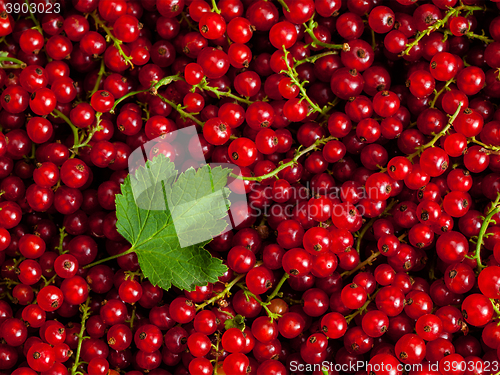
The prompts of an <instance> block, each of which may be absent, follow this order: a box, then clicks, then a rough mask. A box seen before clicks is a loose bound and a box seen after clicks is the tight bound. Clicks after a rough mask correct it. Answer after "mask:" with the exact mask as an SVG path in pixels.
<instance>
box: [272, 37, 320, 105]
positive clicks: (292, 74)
mask: <svg viewBox="0 0 500 375" xmlns="http://www.w3.org/2000/svg"><path fill="white" fill-rule="evenodd" d="M283 52H284V53H285V57H284V59H285V64H286V68H287V70H282V71H281V73H285V74H286V75H287V76H288V77H290V79H291V80H292V82H293V84H294V85H295V86H297V87H298V88H299V90H300V93H301V94H302V98H303V99H305V100H307V102H308V103H309V105H310V106H311V108H312V110H313V111H314V112H319V113H321V114H322V115H326V112H325V111H324V110H323V109H321V108H320V106H319V105H318V104H316V103H314V102H313V101H312V100H311V98H310V97H309V96H308V95H307V91H306V89H305V88H304V83H306V82H300V80H299V78H298V73H297V71H296V70H295V68H292V67H291V66H290V64H289V63H288V54H289V53H290V52H288V51H287V49H286V48H285V47H284V46H283Z"/></svg>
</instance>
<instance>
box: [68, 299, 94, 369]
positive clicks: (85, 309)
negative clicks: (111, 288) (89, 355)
mask: <svg viewBox="0 0 500 375" xmlns="http://www.w3.org/2000/svg"><path fill="white" fill-rule="evenodd" d="M89 304H90V297H88V298H87V301H85V304H84V305H80V306H81V308H82V322H81V325H82V326H81V327H80V333H79V334H78V346H77V347H76V354H75V363H74V364H73V367H72V368H71V375H76V374H78V371H77V370H78V366H79V365H80V352H81V350H82V342H83V339H84V337H85V336H83V334H84V333H85V322H86V321H87V319H88V318H89V316H90V307H89Z"/></svg>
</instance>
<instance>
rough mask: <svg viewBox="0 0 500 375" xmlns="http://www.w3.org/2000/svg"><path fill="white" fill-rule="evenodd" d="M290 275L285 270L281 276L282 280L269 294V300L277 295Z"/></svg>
mask: <svg viewBox="0 0 500 375" xmlns="http://www.w3.org/2000/svg"><path fill="white" fill-rule="evenodd" d="M289 277H290V275H289V274H287V273H286V272H285V274H284V275H283V276H282V277H281V280H280V281H279V282H278V285H276V288H274V290H273V292H272V293H271V294H270V295H269V297H267V302H270V301H271V300H272V299H273V298H274V297H276V295H277V294H278V292H279V291H280V289H281V287H282V286H283V284H284V283H285V281H287V280H288V278H289Z"/></svg>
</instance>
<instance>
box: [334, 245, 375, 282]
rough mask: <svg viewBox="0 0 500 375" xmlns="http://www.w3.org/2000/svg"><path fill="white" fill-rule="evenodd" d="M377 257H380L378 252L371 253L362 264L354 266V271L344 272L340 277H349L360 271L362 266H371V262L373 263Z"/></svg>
mask: <svg viewBox="0 0 500 375" xmlns="http://www.w3.org/2000/svg"><path fill="white" fill-rule="evenodd" d="M379 255H380V251H377V252H375V253H372V255H370V256H369V257H368V258H366V260H365V261H364V262H361V263H359V264H358V265H357V266H356V268H354V269H352V270H350V271H345V272H343V273H342V274H341V275H340V276H342V277H349V276H351V275H352V274H354V273H356V272H357V271H358V270H360V269H361V268H363V267H364V266H366V265H371V264H372V262H374V261H375V260H376V259H377V257H378V256H379Z"/></svg>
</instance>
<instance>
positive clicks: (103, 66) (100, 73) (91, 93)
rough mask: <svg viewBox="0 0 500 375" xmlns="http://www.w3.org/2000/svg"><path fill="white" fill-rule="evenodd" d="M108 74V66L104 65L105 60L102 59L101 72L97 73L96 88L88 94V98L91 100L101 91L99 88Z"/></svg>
mask: <svg viewBox="0 0 500 375" xmlns="http://www.w3.org/2000/svg"><path fill="white" fill-rule="evenodd" d="M105 72H106V65H105V64H104V59H101V66H100V67H99V72H98V73H97V80H96V81H95V85H94V88H93V89H92V91H91V92H90V93H89V94H88V97H89V98H90V97H91V96H92V95H94V93H95V92H96V91H97V90H99V86H100V84H101V79H102V77H103V75H104V73H105Z"/></svg>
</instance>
